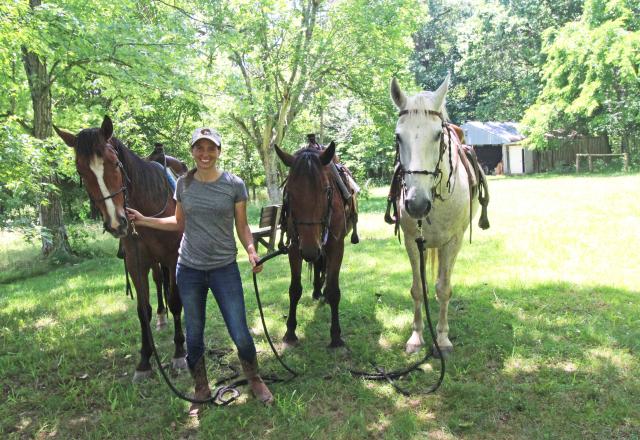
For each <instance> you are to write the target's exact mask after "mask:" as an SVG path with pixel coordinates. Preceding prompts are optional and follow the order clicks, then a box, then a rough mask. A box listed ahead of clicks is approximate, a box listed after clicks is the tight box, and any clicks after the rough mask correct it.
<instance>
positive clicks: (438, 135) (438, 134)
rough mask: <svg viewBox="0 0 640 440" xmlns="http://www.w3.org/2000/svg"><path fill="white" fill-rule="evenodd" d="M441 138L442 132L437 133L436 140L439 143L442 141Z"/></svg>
mask: <svg viewBox="0 0 640 440" xmlns="http://www.w3.org/2000/svg"><path fill="white" fill-rule="evenodd" d="M440 136H442V132H441V131H437V132H436V136H435V140H436V141H439V140H440Z"/></svg>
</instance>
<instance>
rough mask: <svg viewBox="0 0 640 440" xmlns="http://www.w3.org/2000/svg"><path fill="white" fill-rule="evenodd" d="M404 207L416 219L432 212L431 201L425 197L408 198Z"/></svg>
mask: <svg viewBox="0 0 640 440" xmlns="http://www.w3.org/2000/svg"><path fill="white" fill-rule="evenodd" d="M404 209H405V211H407V214H409V215H410V216H411V217H412V218H414V219H421V218H424V217H426V216H427V214H429V212H431V201H430V200H427V199H424V200H418V199H406V200H405V201H404Z"/></svg>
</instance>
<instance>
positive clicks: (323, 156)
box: [320, 141, 336, 165]
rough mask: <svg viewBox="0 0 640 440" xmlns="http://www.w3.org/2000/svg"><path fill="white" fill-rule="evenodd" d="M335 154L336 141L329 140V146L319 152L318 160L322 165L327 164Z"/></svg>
mask: <svg viewBox="0 0 640 440" xmlns="http://www.w3.org/2000/svg"><path fill="white" fill-rule="evenodd" d="M335 154H336V143H335V142H333V141H331V143H330V144H329V146H328V147H327V148H326V149H325V150H324V151H323V152H322V153H320V162H322V165H328V164H329V163H330V162H331V161H332V160H333V156H334V155H335Z"/></svg>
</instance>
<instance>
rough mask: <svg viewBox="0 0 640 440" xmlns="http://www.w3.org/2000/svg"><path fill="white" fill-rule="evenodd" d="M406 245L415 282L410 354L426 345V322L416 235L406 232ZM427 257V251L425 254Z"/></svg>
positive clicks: (406, 347)
mask: <svg viewBox="0 0 640 440" xmlns="http://www.w3.org/2000/svg"><path fill="white" fill-rule="evenodd" d="M404 246H405V248H406V250H407V255H408V256H409V262H410V263H411V272H412V274H413V283H412V285H411V290H410V292H411V297H412V298H413V327H412V328H413V331H412V332H411V337H410V338H409V340H408V341H407V344H406V346H405V351H406V352H407V353H408V354H411V353H416V352H418V351H420V349H421V348H422V346H423V345H424V338H423V336H422V334H423V332H424V323H423V321H422V304H423V299H422V284H421V280H420V253H419V251H418V246H417V245H416V241H415V237H414V236H413V235H411V234H407V233H405V234H404ZM424 256H425V259H426V253H425V254H424Z"/></svg>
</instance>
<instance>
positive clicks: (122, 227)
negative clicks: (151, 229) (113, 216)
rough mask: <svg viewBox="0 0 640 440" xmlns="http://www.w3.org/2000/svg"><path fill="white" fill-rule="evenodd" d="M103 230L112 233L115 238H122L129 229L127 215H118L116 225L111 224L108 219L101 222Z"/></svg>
mask: <svg viewBox="0 0 640 440" xmlns="http://www.w3.org/2000/svg"><path fill="white" fill-rule="evenodd" d="M103 226H104V230H105V231H106V232H108V233H109V234H111V235H113V236H114V237H115V238H124V237H126V236H127V232H128V231H129V221H128V220H127V217H126V216H124V215H122V216H118V224H117V227H115V228H114V227H113V226H111V223H110V222H109V221H106V222H104V223H103Z"/></svg>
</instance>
